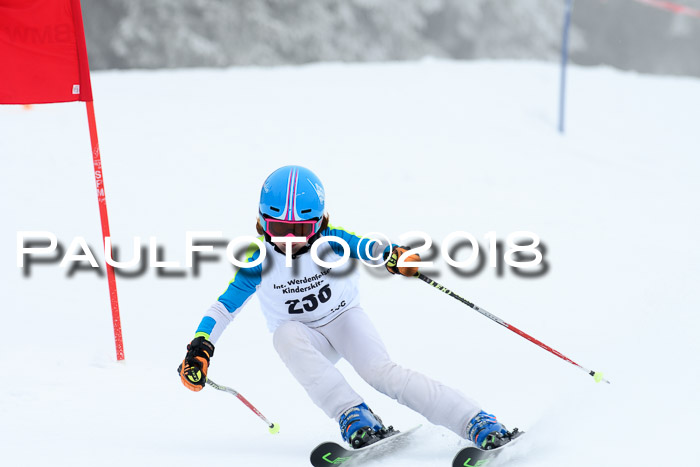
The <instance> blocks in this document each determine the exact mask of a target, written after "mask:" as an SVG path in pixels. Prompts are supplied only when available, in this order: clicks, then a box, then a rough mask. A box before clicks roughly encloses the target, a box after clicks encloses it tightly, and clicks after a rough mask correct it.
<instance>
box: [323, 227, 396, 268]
mask: <svg viewBox="0 0 700 467" xmlns="http://www.w3.org/2000/svg"><path fill="white" fill-rule="evenodd" d="M322 235H323V236H334V237H340V238H342V239H343V240H345V241H346V242H348V245H350V257H351V258H353V259H363V260H365V261H376V260H377V255H378V253H379V252H376V251H374V250H375V249H376V247H377V246H379V245H380V243H379V242H378V241H376V240H372V239H369V238H365V237H360V236H359V235H357V234H356V233H355V232H349V231H347V230H345V229H344V228H342V227H337V226H334V225H329V226H328V228H327V229H326V230H324V231H323V233H322ZM328 243H329V244H330V246H331V248H332V249H333V251H334V252H335V253H337V254H339V255H342V254H343V247H342V246H341V245H340V243H337V242H332V241H331V242H328ZM390 249H391V248H390V247H389V246H387V247H386V248H384V249H383V253H386V252H387V251H389V250H390ZM373 257H374V258H373ZM379 260H380V261H381V260H382V258H379Z"/></svg>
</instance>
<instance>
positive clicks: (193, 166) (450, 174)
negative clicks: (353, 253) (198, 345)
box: [0, 61, 700, 467]
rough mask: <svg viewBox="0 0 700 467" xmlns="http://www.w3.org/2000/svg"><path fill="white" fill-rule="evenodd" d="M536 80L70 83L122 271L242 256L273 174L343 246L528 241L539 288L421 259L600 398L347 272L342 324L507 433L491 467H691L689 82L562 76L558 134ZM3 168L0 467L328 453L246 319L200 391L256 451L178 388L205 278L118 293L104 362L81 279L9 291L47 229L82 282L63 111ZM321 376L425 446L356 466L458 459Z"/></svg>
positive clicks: (2, 128)
mask: <svg viewBox="0 0 700 467" xmlns="http://www.w3.org/2000/svg"><path fill="white" fill-rule="evenodd" d="M557 79H558V72H557V69H556V67H555V66H553V65H549V64H539V63H528V62H475V63H458V62H443V61H424V62H419V63H404V64H374V65H342V64H324V65H314V66H307V67H290V68H273V69H256V68H248V69H231V70H190V71H168V72H163V71H155V72H138V71H134V72H103V73H95V74H94V76H93V87H94V93H95V99H96V111H97V118H98V127H99V131H100V141H101V148H102V155H103V164H104V173H105V184H106V189H107V203H108V207H109V213H110V221H111V226H112V234H113V237H114V240H115V243H116V244H117V245H120V246H121V248H122V250H123V251H124V254H125V255H130V254H131V251H132V246H131V242H132V238H133V237H134V236H140V237H141V238H142V243H143V244H144V245H145V244H147V238H148V237H149V236H156V237H157V239H158V242H159V244H161V245H163V246H164V247H165V255H166V259H168V260H171V261H179V262H180V263H184V258H185V250H184V243H185V232H186V231H187V230H201V231H206V230H220V231H223V232H224V235H225V237H226V238H228V239H231V238H234V237H237V236H240V235H249V234H253V233H254V231H253V223H254V220H255V216H256V205H257V197H258V195H259V189H260V184H261V183H262V181H263V180H264V178H265V176H266V175H267V174H268V173H269V172H270V171H272V170H273V169H275V168H277V167H278V166H281V165H284V164H289V163H297V164H302V165H306V166H308V167H311V168H313V170H315V171H316V172H317V173H318V175H319V176H320V177H321V178H322V180H323V181H324V183H325V185H326V190H327V203H328V204H327V205H328V208H329V212H330V215H331V219H332V221H333V222H334V223H336V224H339V225H342V226H344V227H346V228H348V229H350V230H354V231H357V232H360V233H362V232H370V231H380V232H384V233H386V234H388V235H390V236H391V237H392V238H393V239H397V238H398V236H399V235H400V234H402V233H404V232H408V231H410V230H423V231H426V232H428V233H429V234H430V235H431V236H432V237H433V238H434V239H435V242H436V244H439V243H440V241H441V240H442V239H443V238H444V237H445V236H446V235H447V234H448V233H450V232H453V231H455V230H466V231H469V232H471V233H472V234H474V235H475V236H476V237H477V238H479V239H480V241H481V245H482V247H484V248H485V247H486V246H487V242H486V240H484V239H483V236H484V235H485V234H486V233H487V232H489V231H495V232H496V233H497V237H498V238H499V239H501V240H505V238H506V236H507V235H508V234H509V233H510V232H513V231H517V230H530V231H533V232H535V233H537V234H538V235H539V236H540V237H541V238H542V241H543V243H544V244H545V245H546V253H545V259H546V260H547V263H548V265H549V269H548V271H547V273H546V274H544V275H543V276H540V277H537V278H530V279H527V278H523V277H520V276H518V275H516V274H514V273H513V271H512V270H511V269H509V268H505V270H504V271H503V273H502V275H500V276H499V275H498V274H497V272H496V271H495V270H494V269H492V268H489V267H488V265H487V267H484V269H483V270H482V271H481V272H480V273H478V274H476V275H473V276H465V275H464V274H458V272H456V271H455V270H453V269H452V268H451V267H450V266H448V265H447V264H446V263H445V262H444V260H442V259H440V258H439V256H438V257H436V258H435V259H434V261H435V264H434V267H433V268H429V269H427V270H426V273H429V274H430V275H431V276H434V277H435V278H436V279H438V280H439V281H440V282H442V283H444V285H446V286H447V287H449V288H451V289H453V290H455V291H456V292H457V293H459V294H461V295H463V296H464V297H466V298H468V299H470V300H472V301H474V302H475V303H476V304H478V305H480V306H482V307H484V308H486V309H487V310H489V311H490V312H492V313H494V314H496V315H498V316H500V317H502V318H503V319H505V320H506V321H508V322H510V323H512V324H514V325H516V326H518V327H519V328H520V329H523V330H524V331H526V332H529V333H531V334H532V335H533V336H535V337H537V338H539V339H540V340H542V341H543V342H545V343H547V344H549V345H551V346H552V347H554V348H555V349H557V350H559V351H561V352H563V353H564V354H565V355H567V356H569V357H570V358H572V359H573V360H575V361H577V362H579V363H580V364H582V365H584V366H587V367H589V368H592V369H595V370H599V371H603V372H604V373H605V375H606V376H607V377H608V378H609V379H610V380H611V381H612V384H611V385H603V384H596V383H595V382H593V380H592V378H590V377H589V376H587V375H585V374H584V373H583V372H581V371H579V370H577V369H576V368H575V367H573V366H571V365H569V364H567V363H565V362H563V361H561V360H559V359H558V358H556V357H554V356H553V355H551V354H549V353H547V352H545V351H543V350H542V349H540V348H538V347H536V346H534V345H532V344H531V343H529V342H527V341H525V340H524V339H522V338H520V337H518V336H516V335H515V334H513V333H510V332H509V331H507V330H506V329H504V328H502V327H500V326H498V325H496V324H495V323H493V322H491V321H489V320H487V319H486V318H484V317H482V316H480V315H479V314H477V313H476V312H474V311H472V310H471V309H469V308H468V307H465V306H464V305H462V304H460V303H459V302H457V301H455V300H453V299H451V298H449V297H447V296H446V295H444V294H441V293H439V292H437V291H436V290H434V289H433V288H431V287H428V286H427V285H425V284H423V283H422V282H420V281H417V280H413V279H403V278H396V277H386V275H384V274H381V273H379V271H377V272H375V271H368V270H367V269H366V268H361V269H362V281H361V288H362V294H363V304H364V306H365V308H366V310H367V311H368V312H369V313H370V314H371V316H372V319H373V320H374V322H375V324H376V326H377V327H378V328H379V330H380V332H381V333H382V334H383V336H384V338H385V341H386V344H387V346H388V347H389V349H390V351H391V353H392V355H393V357H394V359H395V360H396V361H398V362H399V363H401V364H403V365H405V366H408V367H412V368H414V369H417V370H420V371H423V372H425V373H427V374H430V375H432V376H433V377H435V378H437V379H439V380H442V381H443V382H444V383H446V384H450V385H453V386H455V387H459V388H461V389H462V390H463V391H464V392H465V393H467V394H469V395H470V396H472V397H474V398H475V399H477V400H478V401H480V402H481V403H482V404H483V406H484V408H486V409H487V410H489V411H492V412H493V413H495V414H497V415H498V417H499V418H500V419H501V420H502V421H503V422H504V423H506V424H507V425H508V426H509V427H512V426H519V427H520V428H521V429H525V430H527V431H528V437H527V438H526V439H524V440H523V442H521V443H519V446H517V447H514V449H513V454H514V459H513V460H512V462H511V463H509V464H508V465H512V466H562V465H567V466H571V467H578V466H590V465H593V464H595V465H599V466H627V465H653V464H652V460H651V458H650V457H649V456H648V455H647V454H646V453H645V452H644V451H643V449H644V448H645V447H648V446H651V445H653V444H658V443H662V444H671V445H673V446H674V448H673V450H671V451H669V452H667V453H664V454H663V456H662V457H663V459H664V461H665V463H664V465H680V466H684V465H691V464H692V463H693V461H692V459H693V458H694V451H695V450H694V449H693V448H692V447H691V446H685V444H686V442H687V440H689V439H693V435H695V434H696V431H697V429H696V428H692V427H693V426H694V425H696V422H697V420H698V418H700V404H699V403H698V392H699V391H700V374H699V370H698V368H699V367H700V365H698V363H699V362H698V355H700V344H698V340H697V338H696V333H697V332H698V330H699V328H700V326H699V325H700V318H698V311H697V310H698V305H699V301H700V300H699V299H698V292H697V284H698V279H699V278H700V277H699V274H698V270H699V269H698V260H700V253H699V252H698V250H697V247H696V245H697V240H696V235H697V232H698V230H699V227H700V225H699V221H698V216H697V213H696V209H697V203H698V199H699V198H698V194H699V190H698V185H697V181H696V179H697V176H698V168H700V161H699V157H698V156H699V155H700V151H699V150H698V123H697V122H698V121H700V81H698V80H696V79H679V78H664V77H653V78H652V77H647V76H640V75H636V74H630V73H621V72H618V71H613V70H610V69H603V68H598V69H583V68H573V69H572V70H571V73H570V79H571V81H570V87H569V91H570V94H569V119H568V133H567V135H566V136H565V137H562V136H560V135H559V134H558V133H556V132H555V130H554V128H555V126H556V95H557V89H556V86H557ZM0 154H1V155H2V158H1V162H0V164H1V165H0V167H1V170H0V190H2V193H1V194H2V204H0V206H2V229H1V231H0V235H1V237H0V254H1V255H2V256H0V264H2V269H1V272H0V274H1V275H0V280H1V281H2V287H1V288H0V293H1V294H2V296H1V297H0V300H1V302H0V303H3V304H4V305H5V306H4V307H3V309H2V312H1V313H0V329H2V339H1V340H0V366H1V367H2V368H3V373H4V384H2V385H1V386H0V449H1V451H2V456H3V465H13V466H44V465H58V466H63V465H66V466H67V465H71V466H94V465H100V466H125V465H129V466H152V465H168V466H171V467H175V466H191V465H192V464H193V463H198V464H199V463H206V464H207V465H211V466H219V465H221V466H231V465H237V466H238V465H240V466H259V465H279V464H282V463H284V464H285V465H288V466H303V465H306V463H307V455H308V452H309V451H310V449H311V448H312V447H313V446H314V445H315V444H316V443H317V442H320V441H322V440H324V439H338V438H339V434H338V431H337V426H336V425H335V423H334V422H332V421H329V420H327V419H326V417H325V415H324V414H323V413H322V412H321V411H320V410H318V409H316V408H315V407H314V406H313V405H312V404H311V403H310V401H309V400H308V398H307V397H306V395H305V393H304V392H303V391H302V390H301V388H300V387H299V386H298V385H297V383H296V382H295V381H294V380H293V379H292V377H291V376H290V375H289V374H288V373H287V370H286V368H284V366H283V364H282V363H281V362H280V361H279V360H278V358H277V356H276V354H275V352H274V350H273V349H272V345H271V335H270V334H269V333H268V332H267V330H266V327H265V324H264V321H263V318H262V315H261V313H260V311H259V305H258V303H257V301H256V300H255V299H254V300H252V301H251V302H250V303H249V304H248V306H247V309H246V310H245V311H244V312H243V313H242V314H241V315H240V316H239V318H237V320H236V321H235V322H234V323H233V324H232V325H231V326H230V327H229V329H228V330H227V332H226V333H225V334H224V335H223V337H222V338H221V340H220V341H219V343H218V346H217V349H216V355H215V357H214V358H213V360H212V367H211V372H210V376H211V377H212V378H213V379H214V380H215V381H217V382H218V383H219V384H226V385H230V386H232V387H234V388H236V389H237V390H239V391H240V392H241V393H242V394H244V395H245V396H246V397H247V398H248V399H250V400H251V402H253V403H254V404H255V405H257V406H258V407H259V408H260V410H261V411H262V412H263V413H264V414H265V415H266V416H267V417H268V418H270V419H272V420H274V421H275V422H277V423H279V424H280V425H281V433H280V434H279V435H278V436H274V437H273V436H271V435H269V434H268V433H267V430H266V429H265V427H264V425H263V423H261V422H260V421H259V420H258V419H257V418H256V417H255V416H254V415H253V414H252V413H250V412H249V411H248V409H246V408H245V407H244V406H243V405H242V404H241V403H240V402H238V401H237V400H236V399H235V398H233V397H231V396H230V395H227V394H224V393H220V392H217V391H214V390H205V391H203V392H201V393H198V394H194V393H190V392H189V391H187V390H185V389H184V388H183V387H182V386H181V385H180V383H179V381H178V378H177V375H176V374H175V369H176V367H177V365H178V364H179V362H180V361H181V359H182V357H183V355H184V351H185V345H186V344H187V343H188V342H189V340H190V339H191V337H192V334H193V333H194V330H195V328H196V326H197V324H198V323H199V320H200V317H201V314H202V312H203V311H204V310H205V309H206V308H207V307H208V306H209V304H210V303H211V302H212V301H214V300H215V299H216V297H217V296H218V294H220V293H221V292H222V291H223V290H224V289H225V287H226V285H227V283H228V280H229V279H230V277H231V275H232V267H231V266H230V265H229V264H228V263H226V261H225V260H223V259H222V260H219V261H218V262H205V263H203V264H202V268H201V273H200V274H199V276H197V277H195V275H194V273H193V271H192V270H191V269H185V268H181V270H182V271H184V272H183V275H184V276H183V277H175V278H172V277H170V278H162V277H158V276H157V274H156V271H155V269H147V270H146V272H145V273H144V274H142V275H140V276H138V277H136V278H119V279H118V287H119V297H120V305H121V311H122V321H123V329H124V337H125V347H126V357H127V358H126V361H125V362H123V363H116V362H115V358H114V344H113V340H112V329H111V320H110V311H109V302H108V294H107V286H106V281H105V279H104V277H99V276H98V275H97V274H96V273H95V272H94V271H89V270H80V271H77V272H76V273H75V274H74V275H73V276H72V277H68V273H67V270H66V269H65V268H61V267H59V266H58V263H56V262H54V263H50V264H35V265H33V267H32V269H31V273H30V275H29V276H28V277H25V276H24V275H23V270H21V269H19V268H17V266H16V232H17V231H20V230H48V231H52V232H54V233H56V235H57V236H58V238H59V241H60V242H61V243H62V244H63V246H64V247H67V246H68V244H69V243H70V241H71V240H72V239H73V237H75V236H84V237H85V238H86V239H87V241H88V243H89V245H90V246H91V247H93V250H94V251H95V253H96V255H97V256H98V258H99V260H100V262H101V261H102V260H101V256H102V255H101V254H99V250H100V245H101V237H100V230H99V218H98V210H97V206H96V201H95V194H94V181H93V175H92V165H91V161H90V146H89V141H88V135H87V127H86V120H85V111H84V106H83V105H81V104H63V105H48V106H35V107H34V108H33V109H32V110H24V109H22V108H21V107H3V108H0ZM217 251H218V253H219V256H220V257H223V250H222V249H221V248H219V249H217ZM438 251H439V250H438ZM485 253H486V252H482V254H485ZM460 254H462V255H464V256H466V252H465V251H464V250H462V251H461V253H460ZM458 259H459V255H458ZM462 259H463V258H462ZM172 271H173V270H172V269H171V272H172ZM340 365H341V367H342V368H343V371H344V372H345V374H347V377H348V379H349V380H350V381H351V382H352V383H353V385H355V386H356V387H357V388H358V389H359V390H360V391H361V392H362V393H363V394H364V395H365V397H366V399H367V401H368V403H369V404H370V406H372V407H373V408H374V410H375V411H376V412H378V413H379V414H380V415H381V416H382V417H383V418H384V420H385V421H386V422H388V423H390V424H393V425H394V426H397V427H399V428H401V427H404V428H408V427H410V426H413V425H415V424H418V423H424V424H426V426H424V428H422V429H421V431H422V437H421V438H420V443H417V444H415V445H413V446H411V447H410V448H408V449H406V450H405V452H402V453H400V454H397V455H396V456H394V457H392V458H387V459H385V460H383V461H382V462H381V463H375V464H372V465H382V466H399V465H402V466H404V465H411V466H446V465H449V463H450V461H451V458H452V455H453V453H454V452H455V451H456V450H457V449H458V447H459V446H461V445H463V444H464V442H463V441H461V440H460V439H458V438H457V437H456V436H455V435H453V434H452V433H451V432H449V431H447V430H445V429H442V428H439V427H433V426H430V425H429V424H427V422H426V421H425V420H424V419H423V418H422V417H421V416H419V415H417V414H415V413H413V412H411V411H410V410H409V409H407V408H405V407H402V406H400V405H398V404H396V403H394V402H393V401H391V400H389V399H388V398H386V397H385V396H383V395H381V394H378V393H377V392H375V391H374V390H372V389H371V388H369V387H368V386H367V385H366V384H364V383H363V382H362V381H361V380H360V379H359V377H357V375H355V374H354V373H353V372H352V370H351V369H350V368H349V367H348V366H347V365H345V364H344V363H342V362H341V363H340ZM679 437H680V439H681V442H680V443H679V445H676V441H675V440H676V439H678V438H679ZM544 447H548V450H547V452H546V453H544V452H539V449H540V448H544ZM529 454H532V455H531V456H530V455H529ZM655 459H656V457H655ZM5 462H6V464H5ZM654 465H655V464H654Z"/></svg>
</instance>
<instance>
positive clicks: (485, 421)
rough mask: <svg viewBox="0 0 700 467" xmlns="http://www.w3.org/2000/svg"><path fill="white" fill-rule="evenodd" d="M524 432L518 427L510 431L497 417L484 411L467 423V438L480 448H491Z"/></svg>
mask: <svg viewBox="0 0 700 467" xmlns="http://www.w3.org/2000/svg"><path fill="white" fill-rule="evenodd" d="M521 434H522V433H521V432H520V431H518V429H517V428H515V429H513V431H508V430H507V429H506V427H504V426H503V425H501V424H500V423H499V422H498V420H496V417H495V416H493V415H491V414H488V413H486V412H484V411H483V410H482V411H481V412H479V413H478V414H476V415H475V416H474V418H472V419H471V421H470V422H469V424H468V425H467V439H469V441H471V442H473V443H474V444H476V446H477V447H478V448H479V449H484V450H489V449H495V448H499V447H501V446H503V445H504V444H507V443H510V442H511V441H512V440H513V439H515V438H517V437H518V436H520V435H521Z"/></svg>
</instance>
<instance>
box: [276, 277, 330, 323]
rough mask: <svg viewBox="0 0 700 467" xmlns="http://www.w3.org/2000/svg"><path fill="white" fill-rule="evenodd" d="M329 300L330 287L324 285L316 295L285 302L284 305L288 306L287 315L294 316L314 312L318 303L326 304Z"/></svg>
mask: <svg viewBox="0 0 700 467" xmlns="http://www.w3.org/2000/svg"><path fill="white" fill-rule="evenodd" d="M330 298H331V287H330V285H328V284H326V285H324V286H323V287H321V290H319V291H318V293H317V294H315V293H312V294H309V295H307V296H306V297H304V298H302V299H301V300H298V299H292V300H287V301H286V302H284V303H285V305H289V314H292V315H296V314H299V313H303V312H304V311H314V310H315V309H316V308H318V304H319V302H321V303H326V302H327V301H328V300H330Z"/></svg>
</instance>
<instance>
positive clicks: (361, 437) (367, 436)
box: [338, 402, 397, 449]
mask: <svg viewBox="0 0 700 467" xmlns="http://www.w3.org/2000/svg"><path fill="white" fill-rule="evenodd" d="M338 423H339V424H340V434H341V435H342V436H343V440H345V442H346V443H348V444H349V445H350V446H351V447H352V448H354V449H359V448H361V447H364V446H368V445H370V444H373V443H376V442H377V441H379V440H382V439H384V438H386V437H388V436H391V435H392V434H395V433H397V432H396V431H395V430H394V427H391V426H390V427H389V428H386V427H385V426H384V424H382V419H381V418H379V417H378V416H376V415H375V414H374V412H372V411H371V410H370V408H369V407H367V404H365V403H364V402H363V403H362V404H360V405H357V406H355V407H350V408H349V409H348V410H346V411H345V412H343V414H342V415H341V416H340V419H339V420H338Z"/></svg>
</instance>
